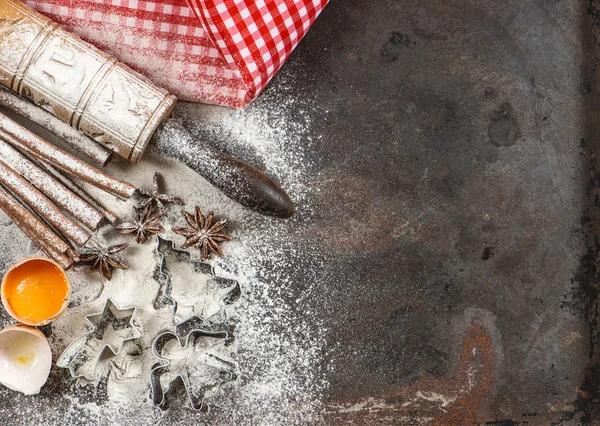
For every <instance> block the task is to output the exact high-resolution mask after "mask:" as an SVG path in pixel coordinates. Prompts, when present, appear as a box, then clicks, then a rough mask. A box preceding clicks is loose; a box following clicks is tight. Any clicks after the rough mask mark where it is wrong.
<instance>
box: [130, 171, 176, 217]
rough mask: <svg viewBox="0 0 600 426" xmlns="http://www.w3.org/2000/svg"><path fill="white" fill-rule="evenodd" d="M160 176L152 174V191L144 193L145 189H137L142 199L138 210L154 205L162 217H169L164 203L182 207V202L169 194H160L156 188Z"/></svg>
mask: <svg viewBox="0 0 600 426" xmlns="http://www.w3.org/2000/svg"><path fill="white" fill-rule="evenodd" d="M159 176H160V174H159V173H158V172H157V173H154V184H153V187H152V191H146V190H145V189H138V193H139V194H140V195H141V196H142V197H143V200H142V201H141V203H140V208H144V207H146V206H148V205H153V204H154V205H156V207H158V211H159V212H160V214H161V215H162V216H165V217H167V216H169V215H168V213H167V209H166V208H165V203H172V204H179V205H183V201H182V200H181V198H178V197H174V196H172V195H169V194H161V193H160V190H159V188H158V178H159Z"/></svg>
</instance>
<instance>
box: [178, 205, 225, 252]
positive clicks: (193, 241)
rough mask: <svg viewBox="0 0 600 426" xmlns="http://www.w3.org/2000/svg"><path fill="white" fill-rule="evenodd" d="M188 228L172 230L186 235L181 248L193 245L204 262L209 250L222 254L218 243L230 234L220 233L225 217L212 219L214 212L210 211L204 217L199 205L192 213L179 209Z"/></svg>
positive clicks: (223, 226)
mask: <svg viewBox="0 0 600 426" xmlns="http://www.w3.org/2000/svg"><path fill="white" fill-rule="evenodd" d="M181 214H182V215H183V216H184V217H185V221H186V222H187V223H188V225H189V226H190V227H189V228H175V229H173V232H175V233H176V234H179V235H184V236H185V237H187V239H186V241H185V243H184V244H183V245H182V246H181V248H182V249H184V250H185V249H187V248H188V247H194V248H197V249H199V250H200V253H201V255H202V257H201V259H202V261H203V262H204V261H205V260H206V259H208V258H209V256H210V254H211V252H212V253H216V254H217V255H220V256H222V255H223V252H222V251H221V247H219V243H220V242H222V241H229V240H231V235H227V234H223V233H220V232H219V231H221V230H222V229H223V228H225V226H226V225H227V219H220V220H218V221H216V222H213V221H214V214H213V212H210V213H209V214H208V215H207V216H206V217H204V215H203V214H202V211H201V210H200V207H196V214H194V215H192V214H190V213H188V212H186V211H185V210H182V211H181Z"/></svg>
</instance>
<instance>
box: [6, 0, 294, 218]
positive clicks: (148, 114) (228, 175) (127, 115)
mask: <svg viewBox="0 0 600 426" xmlns="http://www.w3.org/2000/svg"><path fill="white" fill-rule="evenodd" d="M0 83H1V84H3V85H5V86H7V87H8V88H10V89H12V90H13V91H15V92H17V93H19V94H21V95H24V96H26V97H27V98H29V99H31V100H32V101H33V102H35V103H36V104H37V105H39V106H41V107H43V108H44V109H46V110H47V111H49V112H51V113H52V114H54V115H55V116H56V117H58V118H60V119H61V120H63V121H65V122H67V123H69V124H70V125H71V126H72V127H74V128H76V129H78V130H80V131H81V132H83V133H84V134H86V135H88V136H89V137H91V138H92V139H94V140H95V141H97V142H99V143H100V144H102V145H104V146H105V147H108V148H110V149H112V150H113V151H114V152H116V153H117V154H119V155H121V156H123V157H125V158H127V159H129V160H130V161H132V162H137V161H139V160H140V159H141V157H142V155H143V153H144V151H145V150H146V148H147V146H148V145H149V143H150V141H151V139H153V140H154V142H155V148H156V149H157V150H158V152H160V153H161V154H164V155H167V156H171V157H174V158H177V159H178V160H180V161H182V162H184V163H185V164H187V165H188V166H189V167H190V168H192V169H194V170H195V171H196V172H198V173H200V174H202V175H203V176H204V177H205V178H206V179H207V180H209V181H210V182H211V183H213V184H214V185H215V186H216V187H218V188H219V189H221V190H222V191H223V192H224V193H225V194H226V195H228V196H229V197H231V198H232V199H234V200H236V201H238V202H240V203H241V204H242V205H244V206H246V207H249V208H252V209H254V210H257V211H259V212H261V213H264V214H269V215H274V216H278V217H289V216H291V215H293V214H294V204H293V203H292V201H291V200H290V198H289V197H288V195H287V194H286V193H285V191H284V190H283V189H282V188H281V187H280V186H279V185H278V184H276V183H275V182H274V181H273V180H272V179H270V178H269V177H267V176H266V175H265V174H264V173H263V172H262V171H260V170H258V169H256V168H254V167H252V166H249V165H248V164H245V163H243V162H241V161H239V160H237V159H235V158H233V157H231V156H228V155H225V154H223V153H221V152H220V151H218V150H217V149H215V148H213V147H211V146H209V145H206V144H204V143H202V142H200V141H198V140H196V139H195V138H193V137H192V136H191V135H189V133H188V132H187V131H186V130H185V129H184V128H183V127H182V126H180V125H179V124H178V123H177V122H168V121H167V119H168V117H169V116H170V114H171V112H172V110H173V107H174V106H175V102H176V98H175V97H174V96H171V95H169V94H168V93H167V92H166V91H165V90H163V89H161V88H158V87H157V86H155V85H154V84H152V82H150V81H149V80H148V79H146V78H144V77H142V76H141V75H139V74H138V73H136V72H134V71H132V70H131V69H129V68H128V67H127V66H125V65H124V64H121V63H119V62H118V61H117V60H116V59H114V58H112V57H111V56H109V55H107V54H106V53H104V52H102V51H100V50H98V49H96V48H95V47H93V46H91V45H90V44H88V43H86V42H84V41H82V40H81V39H79V37H77V36H75V35H73V34H71V33H69V32H67V31H65V30H63V29H62V28H60V27H59V25H58V24H56V23H55V22H53V21H52V20H50V19H49V18H47V17H45V16H43V15H41V14H39V13H37V12H35V11H34V10H32V9H30V8H29V7H28V6H26V5H25V4H24V3H22V2H20V1H19V0H0ZM161 123H164V124H163V125H161ZM157 130H158V131H157ZM155 133H156V134H155ZM174 140H177V141H178V143H172V142H173V141H174ZM182 142H184V143H182Z"/></svg>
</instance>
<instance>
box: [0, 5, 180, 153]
mask: <svg viewBox="0 0 600 426" xmlns="http://www.w3.org/2000/svg"><path fill="white" fill-rule="evenodd" d="M0 83H1V84H4V85H6V86H8V87H10V88H12V89H13V90H16V91H18V92H19V93H20V94H22V95H24V96H26V97H28V98H30V99H31V100H33V101H34V102H35V103H37V104H38V105H40V106H42V107H44V108H45V109H46V110H48V111H50V112H51V113H53V114H54V115H56V116H57V117H59V118H60V119H62V120H63V121H65V122H67V123H69V124H70V125H71V126H73V127H75V128H77V129H79V130H81V131H82V132H83V133H85V134H87V135H88V136H90V137H92V138H93V139H95V140H96V141H98V142H99V143H101V144H103V145H106V146H108V147H109V148H111V149H113V150H114V151H115V152H117V153H118V154H120V155H121V156H123V157H125V158H128V159H130V160H132V161H134V162H135V161H138V160H139V159H140V158H141V156H142V154H143V152H144V149H145V148H146V146H147V144H148V142H149V141H150V138H151V137H152V134H153V133H154V130H155V129H156V127H157V126H158V125H159V124H160V122H161V121H162V120H163V119H164V118H166V117H167V116H168V115H170V113H171V111H172V109H173V107H174V105H175V101H176V99H175V98H174V97H173V96H170V95H169V94H168V93H167V92H166V91H165V90H163V89H160V88H158V87H156V86H154V85H153V84H152V82H150V81H149V80H148V79H146V78H145V77H143V76H141V75H139V74H137V73H136V72H134V71H132V70H131V69H129V68H128V67H127V66H125V65H124V64H121V63H119V62H117V61H116V60H115V59H114V58H112V57H110V56H109V55H107V54H106V53H104V52H101V51H100V50H98V49H96V48H94V47H93V46H91V45H89V44H88V43H85V42H84V41H82V40H81V39H79V38H78V37H77V36H75V35H73V34H70V33H68V32H66V31H64V30H63V29H61V28H60V27H58V25H57V24H55V23H53V22H52V21H50V20H49V19H48V18H46V17H44V16H42V15H40V14H38V13H37V12H35V11H33V10H31V9H30V8H29V7H27V6H26V5H25V4H23V3H21V2H20V1H18V0H2V1H0Z"/></svg>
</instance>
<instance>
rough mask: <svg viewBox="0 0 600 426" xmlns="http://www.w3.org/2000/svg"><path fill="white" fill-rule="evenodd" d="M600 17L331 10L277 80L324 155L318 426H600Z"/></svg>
mask: <svg viewBox="0 0 600 426" xmlns="http://www.w3.org/2000/svg"><path fill="white" fill-rule="evenodd" d="M595 7H596V5H595V4H594V3H591V4H589V3H588V1H587V0H586V1H555V0H527V1H523V0H514V1H513V0H509V1H502V2H493V1H483V0H480V1H477V0H443V1H435V2H433V1H431V2H427V1H422V0H395V1H392V0H381V1H377V2H373V1H369V0H346V1H338V2H335V1H334V2H332V3H331V4H330V5H329V6H328V8H327V9H326V11H325V12H324V13H323V15H322V16H321V18H320V19H319V20H318V22H317V23H316V25H315V26H314V28H313V29H312V30H311V31H310V32H309V34H308V36H307V37H306V39H305V40H304V41H303V42H302V44H301V46H300V47H299V48H298V50H297V51H296V52H295V54H294V56H293V57H292V58H291V60H290V62H289V63H288V64H286V66H285V67H284V69H283V70H282V73H281V74H280V75H279V76H278V77H277V78H276V79H275V80H274V82H273V84H272V85H271V87H270V88H269V90H268V91H267V94H266V95H265V96H269V93H273V92H275V91H276V90H279V91H280V92H281V93H282V94H280V95H279V94H278V95H275V96H274V97H275V99H276V100H277V99H278V97H279V98H281V99H280V100H281V101H282V102H283V101H284V100H285V99H286V97H288V96H294V98H297V99H299V101H298V102H299V106H298V107H299V108H304V109H308V110H309V111H311V112H310V114H311V119H312V127H313V128H312V130H311V131H312V132H313V133H314V135H315V136H318V135H320V136H321V139H319V143H318V144H313V145H312V146H311V151H310V152H309V153H308V154H307V155H308V156H309V157H310V158H311V167H312V168H313V170H312V173H313V175H314V176H315V178H314V180H313V188H312V189H313V191H312V192H311V200H310V202H311V203H312V206H313V209H314V214H313V215H312V216H310V217H309V218H303V217H302V216H301V217H300V219H299V220H300V223H301V224H302V226H301V229H298V227H295V228H293V227H291V226H290V229H291V231H290V235H291V238H295V239H297V241H298V242H302V241H306V240H311V239H312V240H314V241H315V243H314V245H313V246H311V247H307V248H306V249H305V252H306V253H305V255H304V257H305V258H306V260H307V261H309V259H310V257H311V256H314V255H315V253H316V255H317V256H321V257H322V258H325V259H327V264H328V265H329V266H328V267H326V271H324V273H325V274H326V276H327V279H326V280H324V281H323V287H322V295H321V297H319V298H315V300H314V305H315V308H316V311H317V312H320V313H321V314H320V315H321V318H319V319H320V320H322V321H323V322H324V323H326V324H328V326H329V329H330V340H329V341H328V342H327V351H326V353H327V357H328V360H329V361H331V364H332V365H333V366H334V367H333V369H332V371H331V372H330V373H329V381H330V387H329V391H328V394H327V396H326V401H325V403H326V413H325V416H326V417H325V419H326V423H327V424H359V425H369V424H377V425H379V424H386V425H393V424H424V423H428V422H430V424H444V425H448V424H451V425H453V424H467V425H468V424H484V423H488V424H502V425H513V424H550V423H554V424H583V423H594V422H596V421H599V420H597V416H596V409H593V407H594V406H597V390H596V389H597V386H598V380H597V377H598V376H597V372H595V371H596V370H595V369H594V368H593V361H594V360H595V358H596V356H595V353H596V345H595V342H596V338H595V332H596V330H595V327H596V320H595V318H596V316H595V310H594V307H595V304H594V303H593V301H594V300H595V296H596V292H597V285H596V284H595V283H596V280H595V279H594V278H595V276H594V270H593V265H594V260H595V255H596V251H597V246H596V240H595V229H596V226H595V225H594V221H593V217H592V216H593V215H592V214H591V210H590V206H591V204H592V203H595V202H597V201H596V200H595V199H594V194H593V192H594V188H593V186H592V185H590V172H589V168H590V158H591V154H592V152H593V150H594V148H595V147H596V146H597V144H598V136H597V135H598V131H597V130H598V129H597V118H596V117H597V116H598V105H597V101H596V98H597V89H596V80H595V64H596V63H597V56H596V41H595V34H596V26H597V24H596V23H595V22H594V16H593V15H594V13H595V10H596V9H595ZM290 81H293V82H294V83H293V84H292V85H291V87H288V88H287V89H286V90H281V87H282V86H283V87H286V85H289V84H290V83H289V82H290ZM278 93H279V92H278ZM289 93H293V95H289ZM304 97H306V98H307V99H311V101H308V100H307V101H303V100H302V99H303V98H304ZM263 99H264V98H263ZM271 101H272V99H271ZM313 101H315V102H316V103H311V102H313ZM257 102H258V103H260V102H264V100H261V99H259V100H258V101H257ZM234 151H235V149H234ZM234 154H237V155H241V156H242V157H244V156H245V157H246V159H247V160H249V161H255V159H253V158H252V155H251V154H246V155H244V152H234ZM592 183H595V180H592ZM301 208H302V207H301V206H300V210H301ZM296 278H297V288H298V292H301V291H302V290H301V289H302V288H303V280H309V279H313V278H312V277H303V276H302V272H301V271H298V272H297V277H296Z"/></svg>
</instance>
